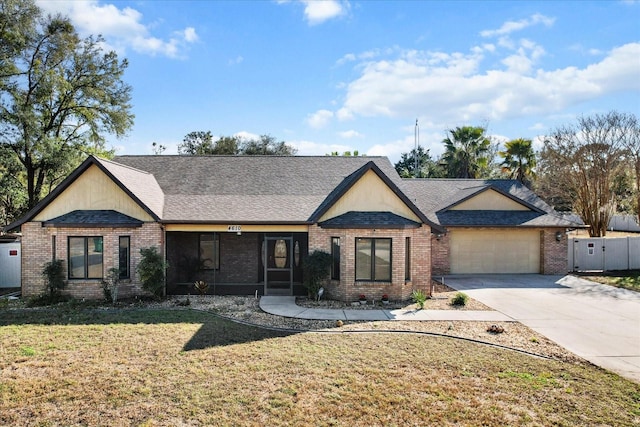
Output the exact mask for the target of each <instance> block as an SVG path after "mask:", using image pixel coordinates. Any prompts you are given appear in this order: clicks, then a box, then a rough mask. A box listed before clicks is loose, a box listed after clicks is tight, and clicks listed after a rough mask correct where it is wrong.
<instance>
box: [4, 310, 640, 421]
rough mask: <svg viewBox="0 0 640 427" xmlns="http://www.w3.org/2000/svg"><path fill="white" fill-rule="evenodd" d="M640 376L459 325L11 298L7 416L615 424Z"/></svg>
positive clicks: (639, 417)
mask: <svg viewBox="0 0 640 427" xmlns="http://www.w3.org/2000/svg"><path fill="white" fill-rule="evenodd" d="M638 423H640V385H638V384H635V383H632V382H630V381H628V380H625V379H623V378H621V377H619V376H617V375H615V374H611V373H608V372H606V371H604V370H602V369H599V368H596V367H593V366H591V365H586V364H568V363H563V362H559V361H551V360H546V359H540V358H535V357H530V356H526V355H523V354H520V353H515V352H511V351H506V350H500V349H496V348H492V347H488V346H484V345H480V344H475V343H469V342H464V341H460V340H454V339H449V338H440V337H429V336H424V335H414V334H386V333H332V334H327V333H297V334H290V333H283V332H273V331H267V330H263V329H258V328H254V327H250V326H245V325H240V324H237V323H232V322H229V321H227V320H221V319H219V318H216V317H215V316H213V315H211V314H207V313H203V312H199V311H194V310H151V309H103V308H97V309H75V310H61V309H39V310H7V309H0V425H21V426H23V425H24V426H27V425H109V426H120V425H141V426H165V425H166V426H169V425H244V426H265V425H269V426H278V425H314V426H340V425H346V426H394V425H395V426H414V425H415V426H423V425H485V426H503V425H532V426H534V425H535V426H543V425H567V426H568V425H616V426H625V425H628V426H631V425H638Z"/></svg>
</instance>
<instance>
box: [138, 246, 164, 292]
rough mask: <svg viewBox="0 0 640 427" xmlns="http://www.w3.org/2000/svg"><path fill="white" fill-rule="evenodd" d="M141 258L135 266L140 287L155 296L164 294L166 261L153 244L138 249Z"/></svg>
mask: <svg viewBox="0 0 640 427" xmlns="http://www.w3.org/2000/svg"><path fill="white" fill-rule="evenodd" d="M140 255H142V259H141V260H140V263H139V264H138V267H137V268H136V271H137V272H138V275H139V276H140V282H141V283H142V289H144V290H145V291H148V292H151V293H152V294H153V295H154V296H156V297H157V298H161V297H162V296H163V294H164V273H165V271H166V269H167V263H166V262H165V261H164V259H163V258H162V255H161V254H160V253H159V252H158V248H156V247H155V246H152V247H149V248H142V249H140Z"/></svg>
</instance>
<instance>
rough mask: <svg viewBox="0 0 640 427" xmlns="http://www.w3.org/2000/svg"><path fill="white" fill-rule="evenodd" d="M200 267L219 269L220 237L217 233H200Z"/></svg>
mask: <svg viewBox="0 0 640 427" xmlns="http://www.w3.org/2000/svg"><path fill="white" fill-rule="evenodd" d="M200 269H201V270H218V269H220V238H219V236H218V234H217V233H208V234H201V235H200Z"/></svg>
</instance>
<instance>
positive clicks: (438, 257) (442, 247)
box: [431, 233, 451, 276]
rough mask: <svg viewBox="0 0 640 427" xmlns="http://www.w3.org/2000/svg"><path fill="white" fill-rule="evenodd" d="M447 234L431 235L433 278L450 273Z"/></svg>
mask: <svg viewBox="0 0 640 427" xmlns="http://www.w3.org/2000/svg"><path fill="white" fill-rule="evenodd" d="M449 236H450V235H449V233H447V234H444V235H438V234H432V235H431V268H432V270H433V271H432V274H433V275H434V276H445V275H447V274H449V273H451V259H450V239H449Z"/></svg>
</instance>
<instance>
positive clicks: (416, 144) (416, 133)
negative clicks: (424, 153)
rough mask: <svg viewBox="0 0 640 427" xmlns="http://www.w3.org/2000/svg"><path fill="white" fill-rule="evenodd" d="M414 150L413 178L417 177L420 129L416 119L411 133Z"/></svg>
mask: <svg viewBox="0 0 640 427" xmlns="http://www.w3.org/2000/svg"><path fill="white" fill-rule="evenodd" d="M413 139H414V148H413V177H414V178H417V177H418V174H419V173H418V148H419V147H420V127H419V126H418V119H416V127H415V129H414V131H413Z"/></svg>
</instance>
